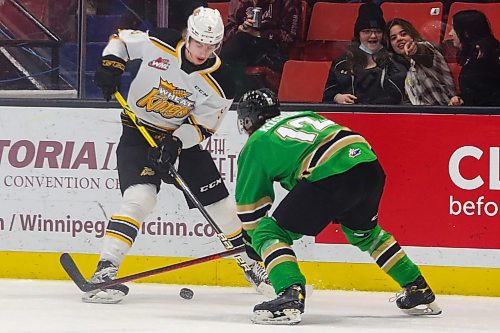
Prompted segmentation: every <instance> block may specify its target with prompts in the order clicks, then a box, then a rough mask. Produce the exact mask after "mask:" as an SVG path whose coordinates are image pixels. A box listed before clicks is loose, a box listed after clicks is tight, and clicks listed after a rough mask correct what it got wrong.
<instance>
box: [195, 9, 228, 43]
mask: <svg viewBox="0 0 500 333" xmlns="http://www.w3.org/2000/svg"><path fill="white" fill-rule="evenodd" d="M187 37H191V38H193V39H194V40H196V41H198V42H200V43H205V44H210V45H217V44H220V43H221V42H222V38H223V37H224V22H223V21H222V16H221V15H220V13H219V11H218V10H217V9H212V8H206V7H198V8H196V9H195V10H194V11H193V14H191V15H190V16H189V18H188V21H187Z"/></svg>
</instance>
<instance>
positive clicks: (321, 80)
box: [278, 60, 332, 103]
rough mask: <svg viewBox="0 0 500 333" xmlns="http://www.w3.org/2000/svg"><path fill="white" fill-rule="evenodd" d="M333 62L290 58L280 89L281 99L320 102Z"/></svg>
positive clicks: (285, 100) (284, 69)
mask: <svg viewBox="0 0 500 333" xmlns="http://www.w3.org/2000/svg"><path fill="white" fill-rule="evenodd" d="M331 64H332V63H331V61H297V60H288V61H287V62H286V63H285V66H284V68H283V74H282V76H281V82H280V86H279V90H278V98H279V99H280V101H282V102H304V103H305V102H310V103H320V102H321V101H322V100H323V90H324V89H325V84H326V80H327V79H328V73H329V71H330V66H331Z"/></svg>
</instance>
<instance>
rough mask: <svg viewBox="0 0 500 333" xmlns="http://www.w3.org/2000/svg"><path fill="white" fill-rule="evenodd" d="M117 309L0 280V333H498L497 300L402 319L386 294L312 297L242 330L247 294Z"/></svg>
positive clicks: (151, 301)
mask: <svg viewBox="0 0 500 333" xmlns="http://www.w3.org/2000/svg"><path fill="white" fill-rule="evenodd" d="M129 286H130V294H129V295H128V296H127V297H126V298H125V299H124V300H123V302H122V303H120V304H113V305H101V304H86V303H82V302H81V301H80V292H79V290H78V289H77V288H76V286H75V285H74V284H73V283H72V282H69V281H33V280H1V279H0V332H1V333H20V332H23V333H24V332H50V333H80V332H92V333H111V332H116V333H129V332H134V333H137V332H148V333H154V332H162V333H165V332H168V333H182V332H190V333H191V332H202V333H222V332H231V333H247V332H248V333H266V332H273V333H280V332H293V333H297V332H307V333H318V332H329V333H330V332H331V333H343V332H397V333H402V332H418V333H424V332H440V333H443V332H500V318H499V317H500V316H499V309H500V298H498V297H465V296H445V295H438V302H439V305H440V306H441V308H442V309H443V314H442V315H440V316H434V317H410V316H407V315H405V314H403V313H402V312H400V311H399V310H398V309H397V308H396V305H395V303H390V302H389V301H388V300H389V298H391V297H392V296H393V294H390V293H368V292H347V291H323V290H315V291H314V292H313V294H312V295H311V296H310V297H308V298H307V301H306V313H305V314H304V315H303V317H302V322H301V323H300V324H299V325H297V326H292V327H290V326H261V325H255V324H252V323H251V322H250V317H251V314H252V308H253V306H254V305H255V304H256V303H259V302H260V301H262V300H263V296H260V295H258V294H256V293H255V292H254V291H253V289H251V288H250V287H248V288H229V287H205V286H188V287H190V288H191V289H193V291H194V297H193V299H191V300H184V299H181V298H180V297H179V290H180V289H181V288H182V287H186V286H174V285H163V284H143V283H135V284H134V283H131V284H129Z"/></svg>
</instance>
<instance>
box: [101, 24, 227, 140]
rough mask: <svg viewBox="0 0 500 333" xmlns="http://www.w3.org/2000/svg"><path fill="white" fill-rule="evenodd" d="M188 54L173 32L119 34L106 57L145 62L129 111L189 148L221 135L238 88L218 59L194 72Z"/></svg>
mask: <svg viewBox="0 0 500 333" xmlns="http://www.w3.org/2000/svg"><path fill="white" fill-rule="evenodd" d="M184 50H185V40H184V39H183V38H182V36H181V35H180V33H179V32H177V31H175V30H171V29H155V30H152V31H148V32H143V31H136V30H120V31H119V33H118V34H117V35H114V36H113V37H112V38H111V40H110V41H109V43H108V45H107V46H106V48H105V49H104V51H103V56H106V55H114V56H117V57H119V58H121V59H123V60H125V61H128V60H132V59H142V63H141V66H140V68H139V71H138V73H137V76H136V77H135V78H134V80H133V81H132V83H131V85H130V91H129V93H128V98H127V102H128V105H129V106H130V107H131V108H132V110H133V111H134V113H135V114H136V116H137V117H138V118H139V119H140V120H141V121H142V123H143V124H145V125H146V126H150V127H153V128H155V129H159V130H162V131H168V132H173V134H174V135H176V136H178V137H179V138H180V139H181V141H182V143H183V147H184V148H189V147H192V146H194V145H195V144H198V143H200V142H201V141H203V140H204V139H206V138H207V137H209V136H210V135H212V134H213V133H214V132H215V131H216V130H217V128H218V127H219V125H220V123H221V121H222V119H223V118H224V116H225V114H226V113H227V111H228V110H229V108H230V106H231V104H232V102H233V97H234V83H233V82H232V78H231V75H230V73H229V71H228V70H227V68H226V67H225V66H222V63H221V60H220V58H219V57H218V56H215V57H213V58H210V59H208V60H207V62H206V63H205V64H203V65H200V66H196V65H193V64H192V63H190V62H189V61H187V60H186V57H185V55H184Z"/></svg>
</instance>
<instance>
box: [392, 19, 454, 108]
mask: <svg viewBox="0 0 500 333" xmlns="http://www.w3.org/2000/svg"><path fill="white" fill-rule="evenodd" d="M385 40H386V44H387V49H388V50H389V51H391V52H394V53H395V54H396V60H398V61H399V62H401V63H402V64H404V65H405V67H406V68H407V69H408V73H407V75H406V80H405V90H406V94H407V96H408V98H409V99H410V102H411V104H413V105H447V104H448V102H449V101H450V98H451V97H453V96H455V83H454V82H453V76H452V75H451V71H450V68H449V67H448V64H447V63H446V61H445V59H444V57H443V55H442V53H441V51H440V50H439V49H438V48H437V47H436V46H435V45H433V44H432V43H430V42H428V41H425V40H423V39H422V37H421V36H420V33H419V32H418V31H417V30H416V29H415V27H414V26H413V25H412V24H411V23H410V22H408V21H406V20H404V19H401V18H394V19H392V20H390V21H389V22H387V27H386V30H385Z"/></svg>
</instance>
